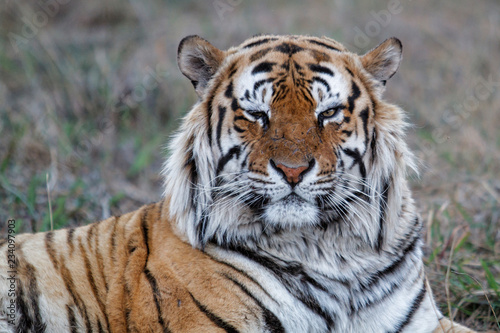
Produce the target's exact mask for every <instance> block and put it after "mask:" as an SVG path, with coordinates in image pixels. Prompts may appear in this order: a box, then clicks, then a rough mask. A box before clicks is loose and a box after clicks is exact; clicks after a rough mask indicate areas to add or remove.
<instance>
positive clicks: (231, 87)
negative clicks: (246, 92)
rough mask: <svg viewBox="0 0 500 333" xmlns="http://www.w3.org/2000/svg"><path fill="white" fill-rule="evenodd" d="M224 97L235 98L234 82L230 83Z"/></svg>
mask: <svg viewBox="0 0 500 333" xmlns="http://www.w3.org/2000/svg"><path fill="white" fill-rule="evenodd" d="M224 96H226V97H227V98H232V97H233V81H231V82H229V84H228V85H227V88H226V92H225V93H224Z"/></svg>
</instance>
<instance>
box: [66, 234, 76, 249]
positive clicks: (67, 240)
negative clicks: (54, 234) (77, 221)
mask: <svg viewBox="0 0 500 333" xmlns="http://www.w3.org/2000/svg"><path fill="white" fill-rule="evenodd" d="M66 236H67V238H66V242H67V243H68V245H69V253H70V254H73V251H74V250H75V245H74V244H73V238H74V236H75V228H69V229H68V230H67V235H66Z"/></svg>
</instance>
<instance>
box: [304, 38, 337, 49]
mask: <svg viewBox="0 0 500 333" xmlns="http://www.w3.org/2000/svg"><path fill="white" fill-rule="evenodd" d="M308 41H309V42H310V43H313V44H316V45H321V46H323V47H326V48H327V49H330V50H334V51H337V52H341V51H340V50H339V49H338V48H336V47H334V46H331V45H329V44H325V43H323V42H319V41H317V40H314V39H308Z"/></svg>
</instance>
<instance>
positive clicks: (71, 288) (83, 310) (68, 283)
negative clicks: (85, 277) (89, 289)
mask: <svg viewBox="0 0 500 333" xmlns="http://www.w3.org/2000/svg"><path fill="white" fill-rule="evenodd" d="M60 274H61V278H62V280H63V281H64V286H65V287H66V290H67V291H68V293H69V294H70V296H71V298H72V299H73V303H74V304H76V307H77V308H78V311H79V312H80V314H81V315H82V317H83V320H84V324H85V328H86V331H87V332H89V333H91V332H92V326H91V325H90V319H89V316H88V313H87V307H86V305H85V303H84V302H83V301H82V299H81V298H80V297H79V295H78V293H76V292H75V284H74V281H73V278H72V276H71V273H70V271H69V270H68V268H67V267H66V265H65V261H64V258H62V259H61V268H60Z"/></svg>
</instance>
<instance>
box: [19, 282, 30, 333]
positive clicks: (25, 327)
mask: <svg viewBox="0 0 500 333" xmlns="http://www.w3.org/2000/svg"><path fill="white" fill-rule="evenodd" d="M25 298H26V296H25V294H24V287H23V284H22V283H21V282H20V281H19V282H18V286H17V290H16V310H17V311H18V312H19V313H20V318H19V321H18V323H17V330H16V331H17V332H29V331H31V328H32V327H33V320H32V318H31V316H30V313H29V312H28V304H26V302H25Z"/></svg>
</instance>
